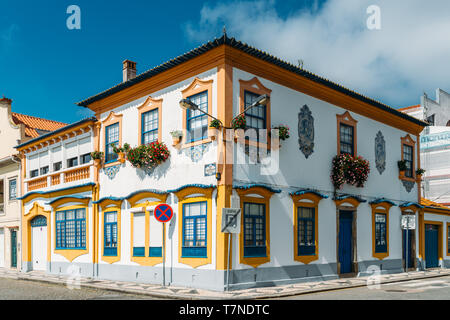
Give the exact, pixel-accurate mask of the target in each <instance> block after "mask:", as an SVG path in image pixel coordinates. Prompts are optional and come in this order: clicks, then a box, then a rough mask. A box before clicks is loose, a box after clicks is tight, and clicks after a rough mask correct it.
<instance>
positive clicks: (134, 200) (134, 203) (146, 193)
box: [127, 191, 168, 208]
mask: <svg viewBox="0 0 450 320" xmlns="http://www.w3.org/2000/svg"><path fill="white" fill-rule="evenodd" d="M167 196H168V194H167V193H164V194H158V193H154V192H150V191H144V192H140V193H138V194H135V195H133V196H131V197H130V198H128V199H127V200H128V202H129V203H130V206H131V207H132V208H134V207H141V205H138V204H137V203H138V202H139V201H140V200H142V199H147V198H154V199H158V200H159V202H157V201H155V202H150V204H149V205H150V206H151V205H152V204H151V203H156V204H158V203H160V202H161V203H165V202H166V200H167ZM147 202H148V201H147Z"/></svg>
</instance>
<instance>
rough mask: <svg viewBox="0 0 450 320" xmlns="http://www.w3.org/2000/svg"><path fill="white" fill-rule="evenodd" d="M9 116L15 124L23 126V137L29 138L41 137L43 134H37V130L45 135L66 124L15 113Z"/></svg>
mask: <svg viewBox="0 0 450 320" xmlns="http://www.w3.org/2000/svg"><path fill="white" fill-rule="evenodd" d="M11 114H12V118H13V121H14V123H15V124H20V123H22V124H24V125H25V135H26V136H27V137H31V138H37V137H39V136H41V135H42V133H43V132H41V133H39V130H42V131H44V133H45V132H49V131H55V130H57V129H60V128H62V127H65V126H67V124H66V123H62V122H58V121H53V120H47V119H42V118H38V117H33V116H29V115H25V114H20V113H16V112H12V113H11Z"/></svg>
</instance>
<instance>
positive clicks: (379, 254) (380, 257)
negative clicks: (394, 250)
mask: <svg viewBox="0 0 450 320" xmlns="http://www.w3.org/2000/svg"><path fill="white" fill-rule="evenodd" d="M373 257H374V258H376V259H378V260H383V259H385V258H387V257H389V252H375V253H374V254H373Z"/></svg>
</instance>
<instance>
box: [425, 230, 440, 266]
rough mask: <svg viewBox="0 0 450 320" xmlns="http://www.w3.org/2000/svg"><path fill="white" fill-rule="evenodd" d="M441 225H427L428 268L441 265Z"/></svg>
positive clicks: (426, 249)
mask: <svg viewBox="0 0 450 320" xmlns="http://www.w3.org/2000/svg"><path fill="white" fill-rule="evenodd" d="M438 248H439V227H438V226H436V225H433V224H426V225H425V263H426V267H427V268H437V267H439V253H438Z"/></svg>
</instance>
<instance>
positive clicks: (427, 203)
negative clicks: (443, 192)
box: [420, 198, 450, 210]
mask: <svg viewBox="0 0 450 320" xmlns="http://www.w3.org/2000/svg"><path fill="white" fill-rule="evenodd" d="M420 204H421V205H423V206H426V207H435V208H439V209H447V210H450V208H449V207H446V206H443V205H442V204H439V203H437V202H434V201H431V200H428V199H425V198H422V199H421V200H420Z"/></svg>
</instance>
